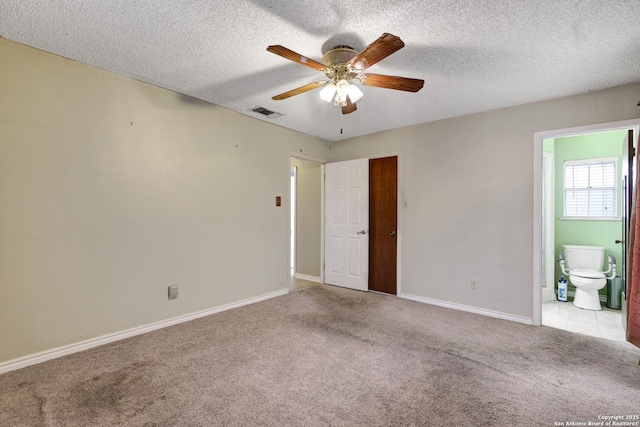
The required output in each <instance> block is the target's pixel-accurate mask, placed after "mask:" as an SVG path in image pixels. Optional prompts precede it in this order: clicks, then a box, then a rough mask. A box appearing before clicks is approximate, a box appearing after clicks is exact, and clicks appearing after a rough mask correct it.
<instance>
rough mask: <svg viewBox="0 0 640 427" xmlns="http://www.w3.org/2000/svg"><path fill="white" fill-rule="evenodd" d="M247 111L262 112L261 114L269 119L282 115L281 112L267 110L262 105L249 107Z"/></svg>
mask: <svg viewBox="0 0 640 427" xmlns="http://www.w3.org/2000/svg"><path fill="white" fill-rule="evenodd" d="M249 111H253V112H254V113H258V114H262V115H263V116H265V117H267V118H269V119H275V118H276V117H280V116H282V114H281V113H277V112H275V111H271V110H267V109H266V108H264V107H253V108H250V109H249Z"/></svg>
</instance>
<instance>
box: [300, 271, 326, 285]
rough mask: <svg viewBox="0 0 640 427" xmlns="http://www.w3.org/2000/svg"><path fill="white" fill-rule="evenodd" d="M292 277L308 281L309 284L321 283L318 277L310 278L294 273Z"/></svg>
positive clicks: (306, 275)
mask: <svg viewBox="0 0 640 427" xmlns="http://www.w3.org/2000/svg"><path fill="white" fill-rule="evenodd" d="M293 277H295V278H296V279H302V280H308V281H309V282H316V283H322V281H321V280H320V277H318V276H310V275H308V274H302V273H296V274H295V275H294V276H293Z"/></svg>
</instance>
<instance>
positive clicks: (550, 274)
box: [542, 153, 556, 301]
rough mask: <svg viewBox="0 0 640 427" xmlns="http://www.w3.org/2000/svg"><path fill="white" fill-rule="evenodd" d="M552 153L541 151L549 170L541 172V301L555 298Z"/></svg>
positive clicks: (553, 164)
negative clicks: (543, 285)
mask: <svg viewBox="0 0 640 427" xmlns="http://www.w3.org/2000/svg"><path fill="white" fill-rule="evenodd" d="M554 157H555V156H554V154H553V153H542V160H543V168H544V163H545V162H546V163H547V167H548V168H549V171H548V172H547V175H546V177H545V176H544V174H543V180H544V181H543V188H546V189H547V191H546V193H545V192H544V191H543V196H544V199H545V200H544V203H543V208H545V207H546V209H544V212H543V213H542V215H543V221H544V222H543V226H544V228H543V229H544V238H543V242H544V248H543V249H544V253H545V259H544V260H543V266H544V271H543V283H544V284H545V285H546V287H543V288H542V301H553V300H554V299H555V291H554V290H555V266H556V265H555V243H554V239H555V182H556V179H555V170H554V168H555V163H554Z"/></svg>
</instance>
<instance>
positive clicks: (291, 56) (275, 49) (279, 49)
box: [267, 45, 327, 72]
mask: <svg viewBox="0 0 640 427" xmlns="http://www.w3.org/2000/svg"><path fill="white" fill-rule="evenodd" d="M267 50H268V51H269V52H271V53H275V54H276V55H280V56H282V57H283V58H286V59H288V60H289V61H293V62H296V63H298V64H300V65H304V66H305V67H309V68H312V69H314V70H316V71H322V72H324V71H325V70H326V69H327V67H325V66H324V65H322V64H321V63H319V62H316V61H314V60H313V59H309V58H307V57H305V56H302V55H300V54H299V53H296V52H294V51H292V50H291V49H287V48H286V47H284V46H280V45H275V46H269V47H268V48H267Z"/></svg>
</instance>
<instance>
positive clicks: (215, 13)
mask: <svg viewBox="0 0 640 427" xmlns="http://www.w3.org/2000/svg"><path fill="white" fill-rule="evenodd" d="M639 24H640V1H638V0H628V1H625V0H571V1H566V0H440V1H437V0H397V1H395V2H389V1H388V0H384V1H382V0H369V1H357V0H325V1H318V0H299V1H295V2H293V1H287V0H227V1H217V0H183V1H175V0H171V1H169V0H137V1H132V0H109V1H104V0H58V1H51V0H0V35H2V36H3V37H5V38H7V39H10V40H14V41H17V42H20V43H23V44H26V45H29V46H34V47H36V48H39V49H42V50H45V51H48V52H52V53H55V54H58V55H62V56H64V57H67V58H71V59H74V60H77V61H79V62H83V63H86V64H90V65H93V66H96V67H99V68H103V69H105V70H109V71H112V72H115V73H118V74H121V75H124V76H128V77H132V78H135V79H138V80H141V81H145V82H148V83H152V84H155V85H157V86H160V87H163V88H167V89H171V90H173V91H176V92H179V93H181V94H185V95H189V96H191V97H195V98H199V99H202V100H205V101H208V102H211V103H214V104H217V105H221V106H224V107H227V108H230V109H232V110H235V111H237V112H239V113H241V114H246V115H249V116H252V117H256V118H258V119H260V120H265V121H268V122H271V123H274V124H277V125H280V126H284V127H286V128H289V129H294V130H297V131H299V132H303V133H306V134H310V135H315V136H318V137H321V138H324V139H326V140H331V141H333V140H339V139H344V138H350V137H353V136H358V135H363V134H368V133H372V132H377V131H381V130H386V129H392V128H397V127H401V126H407V125H412V124H417V123H422V122H430V121H434V120H439V119H444V118H448V117H455V116H460V115H464V114H470V113H475V112H480V111H486V110H491V109H496V108H501V107H506V106H512V105H518V104H523V103H528V102H534V101H539V100H544V99H550V98H556V97H560V96H565V95H572V94H577V93H584V92H588V91H593V90H598V89H604V88H607V87H613V86H618V85H623V84H627V83H631V82H637V81H640V25H639ZM385 32H388V33H391V34H395V35H397V36H399V37H400V38H401V39H402V40H403V41H404V42H405V44H406V46H405V47H404V48H403V49H401V50H399V51H397V52H396V53H394V54H392V55H391V56H389V57H387V58H386V59H384V60H382V61H381V62H379V63H378V64H376V65H374V66H372V67H371V68H369V69H368V70H367V72H371V73H378V74H389V75H399V76H404V77H412V78H418V79H424V80H425V85H424V88H423V89H422V90H421V91H420V92H418V93H415V94H414V93H408V92H401V91H395V90H390V89H382V88H376V87H368V86H361V89H362V91H363V92H364V97H363V98H362V100H360V102H358V110H357V111H356V112H354V113H352V114H349V115H345V116H343V115H342V114H341V112H340V109H339V108H338V107H335V106H333V105H332V104H328V103H326V102H324V101H322V100H321V99H320V97H319V90H314V91H311V92H307V93H304V94H301V95H298V96H295V97H292V98H289V99H286V100H282V101H273V100H271V97H272V96H273V95H276V94H279V93H281V92H285V91H287V90H289V89H293V88H296V87H299V86H302V85H305V84H307V83H311V82H314V81H317V80H323V79H326V77H325V76H324V74H322V73H319V72H317V71H314V70H311V69H309V68H307V67H303V66H301V65H298V64H296V63H293V62H291V61H288V60H286V59H284V58H282V57H280V56H277V55H274V54H272V53H269V52H267V51H266V48H267V46H269V45H272V44H273V45H275V44H280V45H283V46H285V47H287V48H289V49H291V50H294V51H296V52H298V53H300V54H302V55H304V56H307V57H309V58H312V59H315V60H317V61H320V60H321V58H322V54H323V53H324V52H325V51H327V50H328V49H330V48H333V47H334V46H336V45H349V46H352V47H353V48H355V49H356V50H362V49H363V48H364V47H365V46H366V45H368V44H369V43H371V42H373V41H374V40H375V39H376V38H378V37H379V36H380V35H381V34H382V33H385ZM0 66H1V65H0ZM639 96H640V94H639ZM185 101H186V99H185ZM256 106H262V107H265V108H267V109H270V110H274V111H277V112H279V113H282V114H283V116H282V117H278V118H275V119H268V118H264V117H263V116H261V115H259V114H256V113H253V112H249V111H247V110H248V109H251V108H252V107H256ZM341 126H342V127H343V129H344V130H343V133H342V134H341V133H340V128H341Z"/></svg>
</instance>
